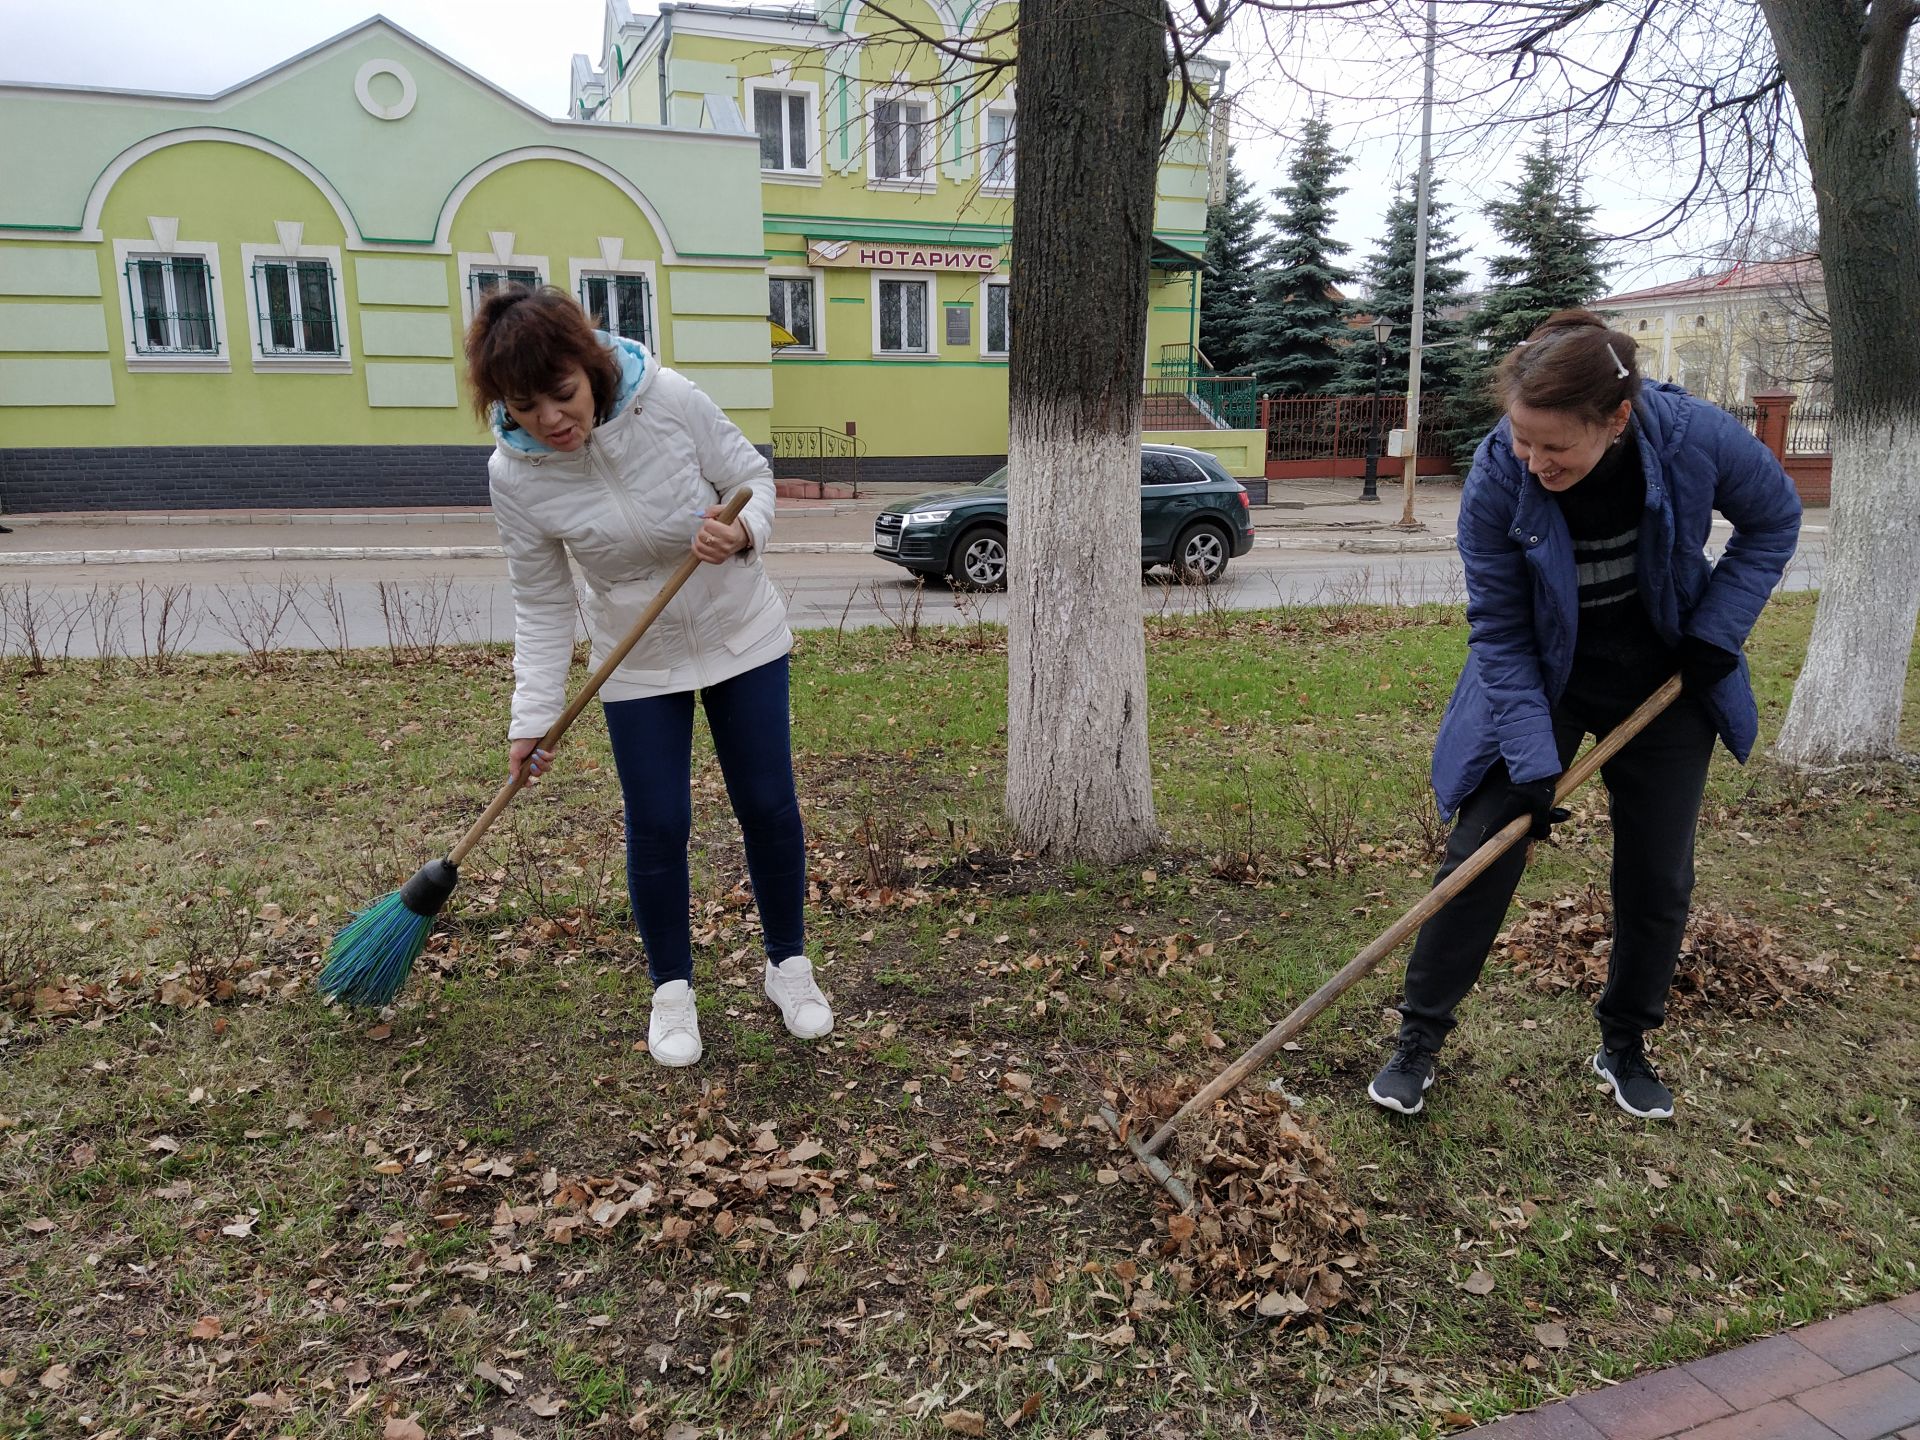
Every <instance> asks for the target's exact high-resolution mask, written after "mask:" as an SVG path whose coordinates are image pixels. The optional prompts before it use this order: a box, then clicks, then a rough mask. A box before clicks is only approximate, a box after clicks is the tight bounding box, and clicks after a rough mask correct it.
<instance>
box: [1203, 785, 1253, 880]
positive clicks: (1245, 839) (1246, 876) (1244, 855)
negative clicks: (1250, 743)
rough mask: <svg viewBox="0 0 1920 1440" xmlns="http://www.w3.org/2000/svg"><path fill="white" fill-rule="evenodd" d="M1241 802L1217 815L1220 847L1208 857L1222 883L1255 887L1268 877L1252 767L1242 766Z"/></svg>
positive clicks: (1223, 806)
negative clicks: (1262, 852)
mask: <svg viewBox="0 0 1920 1440" xmlns="http://www.w3.org/2000/svg"><path fill="white" fill-rule="evenodd" d="M1240 796H1241V798H1240V799H1239V801H1238V802H1233V803H1229V802H1223V803H1222V804H1221V805H1220V806H1219V807H1218V808H1217V809H1216V810H1215V812H1214V817H1213V819H1214V833H1215V835H1216V836H1217V837H1218V841H1219V843H1218V844H1217V845H1216V846H1215V847H1214V853H1213V854H1212V855H1211V856H1209V857H1208V863H1209V866H1210V868H1211V869H1212V871H1213V875H1214V877H1215V878H1216V879H1219V880H1232V881H1235V882H1238V883H1245V884H1252V883H1253V882H1254V881H1256V880H1258V879H1260V877H1261V875H1262V874H1263V873H1265V868H1266V867H1265V865H1264V863H1263V862H1262V859H1261V847H1260V838H1259V807H1258V806H1257V805H1256V804H1255V802H1254V797H1253V767H1251V766H1250V765H1246V764H1242V765H1241V766H1240Z"/></svg>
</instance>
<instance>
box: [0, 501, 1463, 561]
mask: <svg viewBox="0 0 1920 1440" xmlns="http://www.w3.org/2000/svg"><path fill="white" fill-rule="evenodd" d="M911 493H912V491H911V490H910V489H902V488H899V487H887V491H886V493H876V494H871V495H865V496H862V497H861V498H859V499H856V500H838V501H822V500H782V501H781V502H780V504H779V508H778V510H777V511H776V515H777V519H776V522H775V530H774V534H775V536H776V538H775V540H774V541H773V543H772V544H771V545H769V546H768V547H767V548H768V551H769V553H771V554H867V553H870V552H871V550H872V546H873V517H874V515H875V513H877V512H878V511H880V510H882V509H884V508H885V507H886V506H887V505H889V504H892V503H894V502H895V501H896V500H898V499H902V498H905V497H906V496H907V495H909V494H911ZM1358 494H1359V482H1358V481H1344V480H1343V481H1275V482H1273V485H1272V488H1271V490H1270V492H1269V503H1268V504H1266V505H1257V506H1255V507H1254V508H1253V520H1254V526H1255V540H1254V544H1255V546H1256V548H1259V549H1328V550H1366V551H1379V552H1383V553H1395V552H1403V551H1404V552H1411V551H1433V550H1450V549H1452V548H1453V528H1454V518H1455V515H1456V514H1457V512H1458V509H1459V503H1460V487H1459V486H1458V485H1456V484H1451V483H1447V482H1429V483H1424V484H1422V485H1420V486H1419V487H1418V488H1417V490H1416V492H1415V496H1414V515H1415V518H1416V519H1417V520H1418V521H1419V522H1420V523H1421V525H1422V526H1423V527H1424V528H1423V529H1420V530H1416V531H1411V532H1402V531H1399V530H1396V529H1395V528H1394V525H1395V522H1397V521H1398V520H1399V519H1400V518H1401V513H1402V509H1403V493H1402V492H1401V491H1399V490H1398V489H1388V488H1384V487H1383V489H1382V492H1381V499H1380V501H1379V502H1377V503H1374V504H1362V503H1360V502H1359V501H1358V500H1356V499H1355V496H1357V495H1358ZM0 523H3V524H6V525H10V526H12V527H13V531H14V533H13V534H11V535H4V536H0V567H14V566H32V565H63V566H73V565H114V564H142V563H147V564H164V563H170V562H171V563H180V562H191V561H201V562H206V561H213V562H220V561H232V562H236V563H238V562H246V561H268V560H300V561H321V560H383V559H384V560H486V559H497V558H499V555H500V547H499V543H498V540H497V538H496V536H495V532H494V528H493V512H492V511H491V510H489V509H488V508H486V507H485V506H470V507H447V508H431V509H394V510H359V511H336V510H185V511H172V512H168V511H132V512H121V511H74V512H65V513H58V514H51V513H49V514H30V515H7V516H0Z"/></svg>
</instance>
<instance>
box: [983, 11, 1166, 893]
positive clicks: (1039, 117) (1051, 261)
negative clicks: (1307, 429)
mask: <svg viewBox="0 0 1920 1440" xmlns="http://www.w3.org/2000/svg"><path fill="white" fill-rule="evenodd" d="M1165 23H1166V12H1165V9H1164V8H1163V6H1162V4H1160V3H1158V0H1024V3H1023V4H1022V5H1021V7H1020V18H1019V47H1020V89H1019V100H1018V104H1019V115H1018V117H1017V124H1018V127H1019V136H1020V139H1019V152H1018V153H1019V167H1020V171H1019V185H1018V187H1017V188H1016V189H1015V192H1014V212H1013V275H1012V287H1013V288H1012V294H1011V295H1010V296H1009V300H1010V302H1011V314H1012V320H1013V353H1012V358H1011V361H1010V369H1011V373H1010V375H1009V392H1010V414H1009V437H1008V465H1009V484H1008V489H1009V496H1008V507H1007V509H1008V518H1007V523H1008V550H1009V564H1008V572H1007V589H1008V607H1007V609H1008V618H1007V814H1008V817H1009V819H1010V820H1011V821H1012V822H1013V826H1014V829H1015V831H1016V833H1017V834H1018V836H1019V837H1020V843H1021V844H1022V846H1023V847H1024V848H1026V849H1029V850H1031V851H1034V852H1035V853H1041V854H1046V855H1051V856H1054V857H1057V858H1062V859H1069V858H1080V859H1090V860H1099V861H1106V862H1112V861H1117V860H1122V859H1126V858H1128V857H1130V856H1134V855H1139V854H1141V853H1143V852H1144V851H1146V850H1148V849H1151V848H1152V847H1153V846H1155V845H1157V844H1158V843H1159V841H1160V830H1159V826H1158V825H1157V824H1156V823H1155V820H1154V814H1153V772H1152V767H1151V763H1150V760H1149V757H1148V754H1147V676H1146V638H1145V631H1144V628H1143V626H1142V622H1141V618H1140V414H1141V391H1142V384H1141V381H1142V377H1143V375H1144V367H1145V358H1144V357H1145V353H1146V329H1147V277H1148V256H1149V252H1150V246H1151V242H1152V231H1153V212H1154V191H1155V177H1156V173H1157V169H1158V163H1159V150H1160V127H1161V121H1162V116H1163V114H1164V111H1165V108H1166V98H1167V59H1166V50H1165V39H1164V36H1165V33H1166V31H1165Z"/></svg>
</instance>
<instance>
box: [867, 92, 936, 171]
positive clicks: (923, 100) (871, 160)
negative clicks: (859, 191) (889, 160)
mask: <svg viewBox="0 0 1920 1440" xmlns="http://www.w3.org/2000/svg"><path fill="white" fill-rule="evenodd" d="M882 105H918V106H920V107H921V108H922V109H923V110H924V111H925V113H926V118H925V119H924V120H922V121H920V122H919V124H920V130H921V135H922V139H921V147H920V162H921V168H920V170H919V171H918V172H917V173H916V174H913V175H882V174H881V173H880V122H879V119H878V116H879V111H880V107H881V106H882ZM866 118H867V188H868V189H869V190H905V191H910V192H912V193H914V194H921V195H928V194H932V193H933V191H934V188H935V186H936V184H937V181H938V177H939V174H940V154H939V151H940V127H939V125H938V123H937V121H938V116H937V115H936V114H935V112H934V104H933V95H932V93H931V92H930V91H926V90H908V89H904V88H900V87H895V86H886V87H881V88H876V89H875V90H873V91H871V92H870V93H869V94H868V96H867V117H866Z"/></svg>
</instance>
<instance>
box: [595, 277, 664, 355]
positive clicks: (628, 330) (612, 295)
mask: <svg viewBox="0 0 1920 1440" xmlns="http://www.w3.org/2000/svg"><path fill="white" fill-rule="evenodd" d="M651 301H652V295H651V293H650V291H649V289H648V286H647V277H646V276H644V275H584V276H582V277H581V279H580V305H581V308H582V309H584V310H585V311H586V312H587V314H588V315H590V316H592V317H593V323H594V324H595V325H598V326H599V327H600V328H601V329H602V330H605V331H606V332H607V333H608V334H609V335H619V336H622V337H624V338H626V339H628V340H638V341H639V342H640V343H641V344H642V345H645V346H646V347H647V348H648V349H652V348H653V330H652V327H651V326H650V325H649V324H648V315H649V312H650V310H651Z"/></svg>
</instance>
